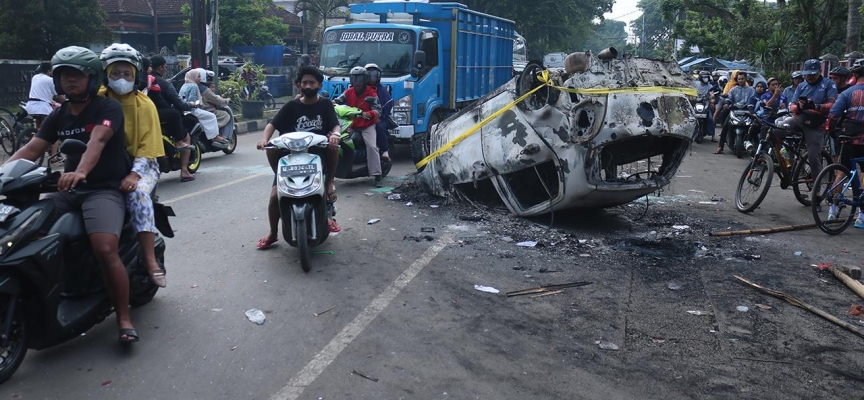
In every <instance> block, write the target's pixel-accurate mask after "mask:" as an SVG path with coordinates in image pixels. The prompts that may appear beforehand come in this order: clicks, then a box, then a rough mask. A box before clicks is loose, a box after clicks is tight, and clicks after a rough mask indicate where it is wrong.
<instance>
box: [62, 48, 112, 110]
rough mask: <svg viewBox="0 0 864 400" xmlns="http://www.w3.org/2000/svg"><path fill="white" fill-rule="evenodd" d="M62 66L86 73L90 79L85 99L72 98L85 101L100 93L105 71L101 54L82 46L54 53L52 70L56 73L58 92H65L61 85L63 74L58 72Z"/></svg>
mask: <svg viewBox="0 0 864 400" xmlns="http://www.w3.org/2000/svg"><path fill="white" fill-rule="evenodd" d="M61 68H75V69H77V70H79V71H81V72H83V73H84V74H86V75H87V77H88V78H89V79H90V80H89V82H88V83H87V95H86V96H85V97H84V98H83V99H70V100H72V101H84V100H86V99H87V98H88V97H90V96H95V95H96V93H98V91H99V85H101V84H102V77H103V76H104V73H103V70H102V62H101V61H99V56H97V55H96V53H94V52H93V51H92V50H90V49H87V48H84V47H80V46H69V47H64V48H62V49H60V50H57V52H56V53H54V56H53V57H51V71H52V72H53V73H54V89H55V90H56V91H57V94H64V93H63V88H62V87H61V86H60V76H61V75H62V74H58V73H57V70H58V69H61Z"/></svg>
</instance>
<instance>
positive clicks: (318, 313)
mask: <svg viewBox="0 0 864 400" xmlns="http://www.w3.org/2000/svg"><path fill="white" fill-rule="evenodd" d="M334 308H336V306H333V307H330V308H328V309H326V310H324V311H321V312H316V313H313V314H315V316H316V317H320V316H322V315H324V314H325V313H327V312H328V311H330V310H333V309H334Z"/></svg>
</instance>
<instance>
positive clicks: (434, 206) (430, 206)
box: [429, 204, 440, 208]
mask: <svg viewBox="0 0 864 400" xmlns="http://www.w3.org/2000/svg"><path fill="white" fill-rule="evenodd" d="M438 207H440V206H439V205H437V204H430V205H429V208H438Z"/></svg>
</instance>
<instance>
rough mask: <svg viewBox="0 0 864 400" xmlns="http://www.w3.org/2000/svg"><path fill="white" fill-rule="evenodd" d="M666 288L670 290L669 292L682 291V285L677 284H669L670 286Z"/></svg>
mask: <svg viewBox="0 0 864 400" xmlns="http://www.w3.org/2000/svg"><path fill="white" fill-rule="evenodd" d="M666 287H667V288H669V290H681V285H679V284H677V283H675V282H669V284H668V285H666Z"/></svg>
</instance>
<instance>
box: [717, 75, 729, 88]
mask: <svg viewBox="0 0 864 400" xmlns="http://www.w3.org/2000/svg"><path fill="white" fill-rule="evenodd" d="M717 83H719V84H720V86H726V84H727V83H729V78H727V77H725V76H721V77H720V79H718V80H717Z"/></svg>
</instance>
